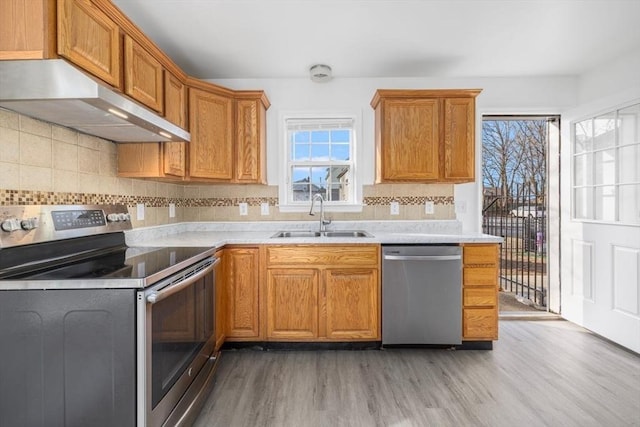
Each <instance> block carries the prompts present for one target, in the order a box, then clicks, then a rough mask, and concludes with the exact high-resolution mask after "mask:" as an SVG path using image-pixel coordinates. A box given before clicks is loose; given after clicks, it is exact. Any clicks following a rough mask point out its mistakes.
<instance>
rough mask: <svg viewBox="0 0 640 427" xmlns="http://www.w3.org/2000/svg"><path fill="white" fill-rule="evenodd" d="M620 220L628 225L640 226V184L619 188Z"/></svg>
mask: <svg viewBox="0 0 640 427" xmlns="http://www.w3.org/2000/svg"><path fill="white" fill-rule="evenodd" d="M618 191H619V192H620V199H619V212H620V213H619V217H620V218H619V220H620V221H621V222H624V223H627V224H640V184H632V185H621V186H620V187H618Z"/></svg>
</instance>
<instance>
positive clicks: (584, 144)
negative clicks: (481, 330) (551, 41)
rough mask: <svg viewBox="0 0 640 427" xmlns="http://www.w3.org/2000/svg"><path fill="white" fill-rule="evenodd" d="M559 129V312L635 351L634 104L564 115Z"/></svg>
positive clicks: (638, 345) (639, 288) (639, 116)
mask: <svg viewBox="0 0 640 427" xmlns="http://www.w3.org/2000/svg"><path fill="white" fill-rule="evenodd" d="M562 134H563V138H562V140H563V144H562V147H561V171H563V174H562V182H561V206H560V211H561V224H560V225H561V227H560V230H561V232H560V236H561V242H560V253H559V264H560V276H561V277H560V281H561V284H562V288H561V289H562V291H561V293H562V307H561V314H562V316H563V317H565V318H567V319H568V320H571V321H573V322H575V323H578V324H580V325H582V326H584V327H586V328H587V329H590V330H592V331H594V332H596V333H597V334H600V335H602V336H604V337H606V338H608V339H610V340H612V341H614V342H617V343H619V344H621V345H623V346H625V347H628V348H630V349H631V350H633V351H636V352H640V102H639V101H634V102H631V103H627V104H624V105H619V106H612V107H608V108H605V109H602V110H599V111H586V112H585V111H581V112H579V114H575V113H574V116H573V117H568V116H567V115H565V116H564V117H563V129H562ZM565 171H566V172H565ZM552 256H553V254H552Z"/></svg>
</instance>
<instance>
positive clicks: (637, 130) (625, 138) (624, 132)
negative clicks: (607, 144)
mask: <svg viewBox="0 0 640 427" xmlns="http://www.w3.org/2000/svg"><path fill="white" fill-rule="evenodd" d="M618 119H619V120H620V129H619V131H618V133H619V135H620V136H619V138H618V141H619V142H618V144H619V145H622V144H633V143H640V104H636V105H632V106H631V107H627V108H624V109H622V110H620V111H619V112H618Z"/></svg>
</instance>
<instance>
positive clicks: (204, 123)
mask: <svg viewBox="0 0 640 427" xmlns="http://www.w3.org/2000/svg"><path fill="white" fill-rule="evenodd" d="M189 125H190V126H189V127H190V130H191V142H190V143H189V168H190V169H189V175H190V176H191V177H194V178H210V179H217V180H227V181H231V179H232V178H233V175H232V162H233V149H232V148H233V100H232V99H231V98H229V97H226V96H223V95H217V94H213V93H210V92H207V91H204V90H201V89H193V88H192V89H190V90H189Z"/></svg>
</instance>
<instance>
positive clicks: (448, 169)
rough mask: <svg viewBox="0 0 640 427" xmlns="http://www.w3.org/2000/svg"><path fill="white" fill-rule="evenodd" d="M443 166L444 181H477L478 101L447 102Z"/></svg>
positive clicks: (446, 100)
mask: <svg viewBox="0 0 640 427" xmlns="http://www.w3.org/2000/svg"><path fill="white" fill-rule="evenodd" d="M443 142H444V144H443V145H444V156H443V157H444V165H443V171H442V178H443V179H444V180H445V181H451V182H471V181H474V180H475V154H474V153H475V98H451V99H445V100H444V141H443Z"/></svg>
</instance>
